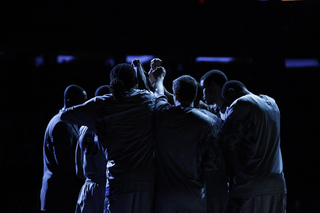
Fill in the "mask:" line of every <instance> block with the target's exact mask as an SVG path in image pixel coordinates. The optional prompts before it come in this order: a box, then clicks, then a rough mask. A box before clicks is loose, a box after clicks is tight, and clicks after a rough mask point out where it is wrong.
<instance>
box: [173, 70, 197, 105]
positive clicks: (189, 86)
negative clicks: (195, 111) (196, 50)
mask: <svg viewBox="0 0 320 213" xmlns="http://www.w3.org/2000/svg"><path fill="white" fill-rule="evenodd" d="M172 88H173V92H174V93H176V94H178V96H179V101H190V102H192V101H193V100H194V98H195V97H196V95H197V92H198V86H197V81H196V80H195V79H194V78H193V77H191V76H190V75H182V76H180V77H179V78H177V79H175V80H174V81H173V82H172Z"/></svg>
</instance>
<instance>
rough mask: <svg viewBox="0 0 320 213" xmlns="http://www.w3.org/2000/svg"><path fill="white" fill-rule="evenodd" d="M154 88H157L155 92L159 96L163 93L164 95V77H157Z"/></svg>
mask: <svg viewBox="0 0 320 213" xmlns="http://www.w3.org/2000/svg"><path fill="white" fill-rule="evenodd" d="M154 88H155V94H156V96H157V97H159V96H161V95H164V93H165V88H164V86H163V80H162V79H157V80H156V81H155V84H154Z"/></svg>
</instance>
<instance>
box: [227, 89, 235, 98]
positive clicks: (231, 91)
mask: <svg viewBox="0 0 320 213" xmlns="http://www.w3.org/2000/svg"><path fill="white" fill-rule="evenodd" d="M228 93H229V95H230V96H231V97H233V96H234V95H235V93H236V91H235V90H234V89H233V88H229V89H228Z"/></svg>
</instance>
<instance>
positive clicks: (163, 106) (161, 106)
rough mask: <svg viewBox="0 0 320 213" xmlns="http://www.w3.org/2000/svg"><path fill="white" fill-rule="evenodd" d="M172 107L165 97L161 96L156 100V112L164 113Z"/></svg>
mask: <svg viewBox="0 0 320 213" xmlns="http://www.w3.org/2000/svg"><path fill="white" fill-rule="evenodd" d="M170 107H171V104H170V103H169V102H168V98H167V97H166V96H165V95H161V96H159V97H157V98H156V100H155V109H156V111H160V112H162V111H164V110H167V109H168V108H170Z"/></svg>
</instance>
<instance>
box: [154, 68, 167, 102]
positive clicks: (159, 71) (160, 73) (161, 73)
mask: <svg viewBox="0 0 320 213" xmlns="http://www.w3.org/2000/svg"><path fill="white" fill-rule="evenodd" d="M152 75H153V77H154V89H155V94H156V96H157V97H159V96H161V95H164V94H165V88H164V86H163V81H164V78H165V76H166V70H165V69H164V68H163V67H157V68H156V69H155V70H153V71H152Z"/></svg>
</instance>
